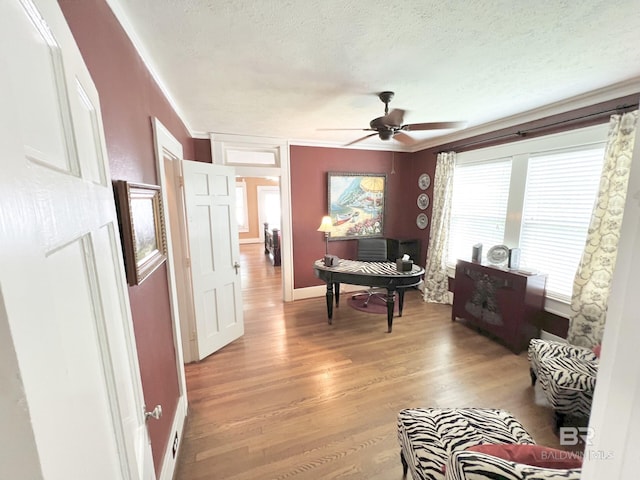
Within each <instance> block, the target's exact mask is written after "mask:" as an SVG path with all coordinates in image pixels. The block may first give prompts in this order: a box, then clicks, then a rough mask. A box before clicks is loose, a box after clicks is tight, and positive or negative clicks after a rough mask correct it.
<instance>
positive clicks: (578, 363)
mask: <svg viewBox="0 0 640 480" xmlns="http://www.w3.org/2000/svg"><path fill="white" fill-rule="evenodd" d="M541 368H542V370H543V372H542V373H541V375H540V376H541V378H542V381H543V382H544V381H545V379H546V380H547V381H549V382H553V383H554V384H555V385H556V387H559V388H563V389H566V390H572V391H581V392H591V393H593V390H594V389H595V388H596V377H597V376H598V362H597V361H589V360H579V359H570V360H567V359H564V358H557V359H552V360H547V361H546V362H544V363H543V364H542V366H541Z"/></svg>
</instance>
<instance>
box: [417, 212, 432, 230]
mask: <svg viewBox="0 0 640 480" xmlns="http://www.w3.org/2000/svg"><path fill="white" fill-rule="evenodd" d="M416 225H418V228H419V229H421V230H424V229H425V228H427V225H429V217H427V214H426V213H420V214H419V215H418V216H417V217H416Z"/></svg>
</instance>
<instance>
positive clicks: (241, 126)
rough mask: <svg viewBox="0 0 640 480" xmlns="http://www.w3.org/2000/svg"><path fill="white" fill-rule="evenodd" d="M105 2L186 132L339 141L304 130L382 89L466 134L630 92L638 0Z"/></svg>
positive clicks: (341, 116) (638, 62)
mask: <svg viewBox="0 0 640 480" xmlns="http://www.w3.org/2000/svg"><path fill="white" fill-rule="evenodd" d="M108 1H109V3H110V4H111V6H112V8H113V10H114V12H115V13H116V14H117V15H118V17H119V18H120V20H121V22H122V23H123V25H124V26H125V28H126V29H127V31H128V33H129V35H130V36H132V38H133V39H134V42H135V43H136V45H137V46H138V48H139V50H140V51H141V53H142V55H143V57H144V58H145V61H146V62H147V64H148V65H149V66H150V68H151V69H152V70H153V71H154V73H155V75H156V76H157V78H158V79H159V82H160V83H161V86H162V87H163V88H164V89H165V92H166V93H167V94H168V95H169V97H170V99H171V100H172V102H173V103H174V106H175V107H176V109H177V111H178V113H179V114H180V115H181V116H182V118H183V120H184V121H185V123H186V124H187V126H188V128H190V129H191V131H192V133H194V134H200V133H208V132H214V133H226V134H246V135H259V136H271V137H279V138H284V139H289V140H294V141H310V142H319V143H322V142H330V143H331V142H336V143H338V144H344V143H346V142H348V141H350V140H353V139H355V138H358V137H361V136H363V135H365V134H366V133H367V132H361V131H319V130H318V129H320V128H366V127H368V123H369V121H370V120H371V119H373V118H375V117H378V116H381V115H383V113H384V105H383V104H382V103H381V102H380V100H379V99H378V98H377V93H378V92H380V91H382V90H393V91H395V92H396V95H395V98H394V99H393V100H392V102H391V104H390V108H394V107H395V108H403V109H406V110H407V113H406V115H405V123H420V122H434V121H456V120H465V121H467V122H468V129H471V131H476V130H478V131H480V130H481V128H482V126H483V125H485V124H487V123H489V122H495V121H497V120H500V119H504V118H505V117H512V116H514V115H518V114H521V113H522V112H527V111H531V110H534V109H539V108H541V107H545V106H547V105H551V104H556V103H558V102H562V101H564V100H566V99H568V98H572V97H576V96H584V95H585V94H588V93H590V92H594V91H601V90H602V89H604V91H603V92H602V93H601V94H602V95H605V96H606V95H609V97H610V98H613V97H615V96H619V95H618V93H622V94H628V93H633V92H637V91H640V27H639V26H640V0H618V1H616V2H612V1H611V0H603V1H597V0H581V1H576V0H569V1H565V0H538V1H525V0H493V1H491V0H464V1H463V0H449V1H442V0H440V1H433V0H403V1H401V2H400V1H389V0H387V1H380V0H366V1H360V0H358V1H348V0H347V1H344V0H341V1H337V0H279V1H278V0H226V1H219V0H108ZM612 86H613V87H612ZM605 99H606V98H605ZM554 113H555V112H554ZM452 133H455V132H452V131H450V130H449V131H438V132H429V133H424V132H411V134H410V135H411V136H412V137H414V138H415V139H416V140H419V141H422V142H423V144H428V142H429V141H433V137H434V136H439V135H445V134H447V135H450V134H452ZM363 145H366V146H371V147H376V148H377V147H382V146H386V147H390V146H393V147H394V148H395V147H397V148H402V146H401V145H400V144H399V142H396V141H395V140H394V141H391V142H383V141H381V140H380V139H378V138H377V137H374V138H372V139H370V140H368V141H367V142H363Z"/></svg>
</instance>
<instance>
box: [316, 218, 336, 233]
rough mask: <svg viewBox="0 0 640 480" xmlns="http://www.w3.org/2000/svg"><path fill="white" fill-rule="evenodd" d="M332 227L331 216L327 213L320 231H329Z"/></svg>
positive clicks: (319, 228)
mask: <svg viewBox="0 0 640 480" xmlns="http://www.w3.org/2000/svg"><path fill="white" fill-rule="evenodd" d="M332 228H333V224H332V222H331V217H330V216H328V215H325V216H324V217H322V222H321V223H320V226H319V227H318V231H319V232H325V233H327V232H330V231H331V229H332Z"/></svg>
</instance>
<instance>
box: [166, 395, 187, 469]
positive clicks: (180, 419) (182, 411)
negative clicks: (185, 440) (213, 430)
mask: <svg viewBox="0 0 640 480" xmlns="http://www.w3.org/2000/svg"><path fill="white" fill-rule="evenodd" d="M186 417H187V399H186V396H185V395H182V396H181V397H180V398H179V399H178V406H177V407H176V414H175V415H174V417H173V424H172V425H171V435H170V436H169V442H168V443H167V449H166V451H165V452H164V459H163V461H162V469H161V470H160V479H159V480H172V479H173V475H174V474H175V469H176V461H177V460H178V456H179V455H180V447H181V445H182V435H183V433H184V422H185V419H186ZM176 436H177V439H178V442H177V445H176V453H175V456H174V454H173V448H174V441H175V439H176Z"/></svg>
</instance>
